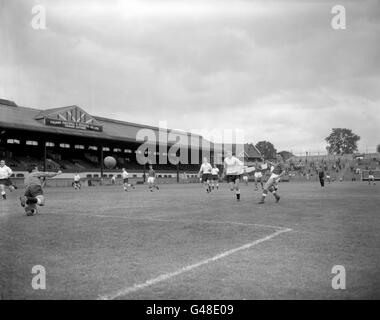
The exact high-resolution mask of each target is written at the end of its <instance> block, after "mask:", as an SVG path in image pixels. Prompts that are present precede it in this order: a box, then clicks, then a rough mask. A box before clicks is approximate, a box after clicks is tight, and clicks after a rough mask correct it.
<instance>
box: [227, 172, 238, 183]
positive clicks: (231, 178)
mask: <svg viewBox="0 0 380 320" xmlns="http://www.w3.org/2000/svg"><path fill="white" fill-rule="evenodd" d="M226 179H227V182H228V183H230V182H233V183H235V182H236V180H239V179H240V175H238V174H228V175H226Z"/></svg>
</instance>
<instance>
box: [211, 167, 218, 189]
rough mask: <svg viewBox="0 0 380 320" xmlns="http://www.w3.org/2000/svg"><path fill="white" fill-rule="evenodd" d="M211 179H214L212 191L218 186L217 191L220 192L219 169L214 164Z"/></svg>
mask: <svg viewBox="0 0 380 320" xmlns="http://www.w3.org/2000/svg"><path fill="white" fill-rule="evenodd" d="M211 179H212V182H211V187H212V189H214V188H215V186H216V189H217V190H218V189H219V169H218V167H217V166H216V164H214V167H213V168H212V169H211Z"/></svg>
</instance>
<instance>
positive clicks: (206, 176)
mask: <svg viewBox="0 0 380 320" xmlns="http://www.w3.org/2000/svg"><path fill="white" fill-rule="evenodd" d="M207 180H208V181H210V180H211V174H210V173H204V174H202V182H206V181H207Z"/></svg>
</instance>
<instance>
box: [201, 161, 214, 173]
mask: <svg viewBox="0 0 380 320" xmlns="http://www.w3.org/2000/svg"><path fill="white" fill-rule="evenodd" d="M211 171H212V166H211V164H209V163H202V165H201V169H200V170H199V172H202V173H203V174H205V173H206V174H207V173H211Z"/></svg>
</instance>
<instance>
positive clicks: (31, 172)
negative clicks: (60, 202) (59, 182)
mask: <svg viewBox="0 0 380 320" xmlns="http://www.w3.org/2000/svg"><path fill="white" fill-rule="evenodd" d="M61 173H62V172H61V171H58V172H41V171H39V170H38V166H37V165H35V164H32V165H30V167H29V169H28V174H27V175H26V176H25V180H24V184H25V187H26V189H25V193H24V196H21V197H20V204H21V206H22V207H24V208H25V212H26V215H28V216H32V215H34V214H35V213H37V205H38V206H43V205H45V197H44V192H43V190H42V186H43V183H44V178H52V177H55V176H57V175H59V174H61Z"/></svg>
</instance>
